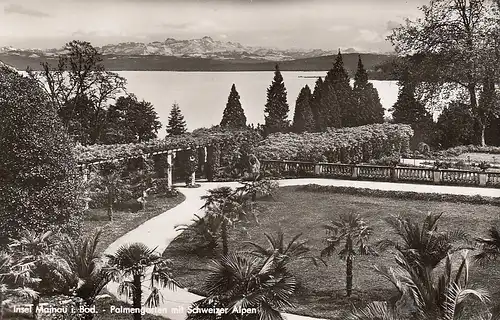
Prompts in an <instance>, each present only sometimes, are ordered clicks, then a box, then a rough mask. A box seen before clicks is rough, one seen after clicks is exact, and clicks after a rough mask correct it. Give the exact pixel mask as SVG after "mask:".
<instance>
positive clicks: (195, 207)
mask: <svg viewBox="0 0 500 320" xmlns="http://www.w3.org/2000/svg"><path fill="white" fill-rule="evenodd" d="M279 183H280V186H281V187H284V186H296V185H307V184H311V183H314V184H318V185H330V186H341V187H356V188H368V189H378V190H393V191H413V192H421V193H442V194H458V195H481V196H488V197H500V190H499V189H493V188H474V187H455V186H438V185H419V184H404V183H392V182H372V181H355V180H336V179H286V180H280V181H279ZM222 186H228V187H236V186H240V184H239V183H238V182H202V183H201V187H200V188H180V191H181V192H182V193H183V194H184V195H185V197H186V200H185V201H184V202H182V203H181V204H179V205H178V206H176V207H174V208H172V209H170V210H168V211H167V212H165V213H162V214H160V215H158V216H156V217H154V218H152V219H150V220H148V221H146V222H145V223H143V224H142V225H140V226H139V227H137V228H136V229H134V230H132V231H130V232H128V233H127V234H125V235H124V236H122V237H121V238H119V239H117V240H116V241H115V242H113V243H112V244H111V245H110V246H109V247H108V248H107V249H106V254H112V253H114V252H115V251H116V250H117V249H118V248H119V247H120V246H121V245H123V244H127V243H133V242H142V243H144V244H146V245H147V246H149V247H151V248H154V247H156V248H157V251H158V252H160V253H163V251H164V250H165V249H166V248H167V246H168V245H169V244H170V242H171V241H172V240H173V239H174V238H175V237H176V236H177V235H179V234H180V232H179V231H176V230H175V229H174V227H175V226H176V225H179V224H188V223H190V222H191V219H193V218H194V215H195V214H197V215H203V212H202V210H200V209H199V208H200V207H201V206H202V205H203V201H202V200H201V199H200V197H201V196H203V195H205V194H206V193H207V190H209V189H213V188H217V187H222ZM107 289H108V291H109V292H110V293H111V294H113V295H115V296H117V297H118V298H119V299H121V300H123V301H126V298H125V297H123V296H122V297H120V296H118V294H117V292H118V284H117V283H110V284H109V285H108V287H107ZM162 294H163V297H164V301H163V303H161V305H160V306H159V307H158V310H157V312H149V313H152V314H155V315H158V316H163V317H166V318H169V319H172V320H184V319H185V318H186V311H187V309H188V307H189V305H191V303H192V302H194V301H196V300H199V299H201V298H202V297H201V296H198V295H195V294H193V293H191V292H188V291H187V290H185V289H178V290H175V291H170V290H167V289H164V290H163V291H162ZM147 295H149V291H148V290H144V296H145V297H147ZM284 315H285V317H286V318H287V320H309V319H314V318H310V317H305V316H299V315H293V314H284Z"/></svg>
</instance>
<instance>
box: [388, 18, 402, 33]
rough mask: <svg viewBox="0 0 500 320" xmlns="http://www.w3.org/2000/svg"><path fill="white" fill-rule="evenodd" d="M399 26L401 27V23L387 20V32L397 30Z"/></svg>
mask: <svg viewBox="0 0 500 320" xmlns="http://www.w3.org/2000/svg"><path fill="white" fill-rule="evenodd" d="M400 26H401V23H400V22H397V21H394V20H389V21H387V23H386V28H387V31H392V29H396V28H399V27H400Z"/></svg>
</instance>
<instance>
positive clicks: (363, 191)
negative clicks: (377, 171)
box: [297, 184, 500, 207]
mask: <svg viewBox="0 0 500 320" xmlns="http://www.w3.org/2000/svg"><path fill="white" fill-rule="evenodd" d="M297 190H299V191H307V192H326V193H342V194H350V195H360V196H370V197H377V198H395V199H404V200H424V201H442V202H459V203H469V204H488V205H493V206H499V207H500V197H499V198H496V197H495V198H494V197H484V196H480V195H475V196H468V195H455V194H441V193H419V192H413V191H390V190H376V189H368V188H355V187H337V186H320V185H317V184H308V185H305V186H299V187H298V188H297Z"/></svg>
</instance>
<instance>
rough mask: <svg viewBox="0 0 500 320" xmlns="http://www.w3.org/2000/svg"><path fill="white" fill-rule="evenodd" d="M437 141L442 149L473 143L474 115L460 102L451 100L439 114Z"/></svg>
mask: <svg viewBox="0 0 500 320" xmlns="http://www.w3.org/2000/svg"><path fill="white" fill-rule="evenodd" d="M436 129H437V137H436V138H437V142H438V143H439V146H440V147H441V148H443V149H447V148H450V147H455V146H461V145H469V144H473V143H474V136H475V134H474V116H473V115H472V112H471V110H470V109H469V108H468V107H467V105H464V104H463V103H461V102H458V101H457V102H452V103H451V104H449V105H448V106H447V107H446V108H445V109H444V110H443V112H442V113H441V114H440V115H439V118H438V121H437V124H436Z"/></svg>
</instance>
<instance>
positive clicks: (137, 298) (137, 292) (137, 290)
mask: <svg viewBox="0 0 500 320" xmlns="http://www.w3.org/2000/svg"><path fill="white" fill-rule="evenodd" d="M141 280H142V277H141V276H140V275H134V279H133V284H134V295H133V299H132V307H133V308H134V309H140V308H141V307H142V287H141V283H142V282H141ZM134 320H141V313H140V312H137V310H136V312H135V313H134Z"/></svg>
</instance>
